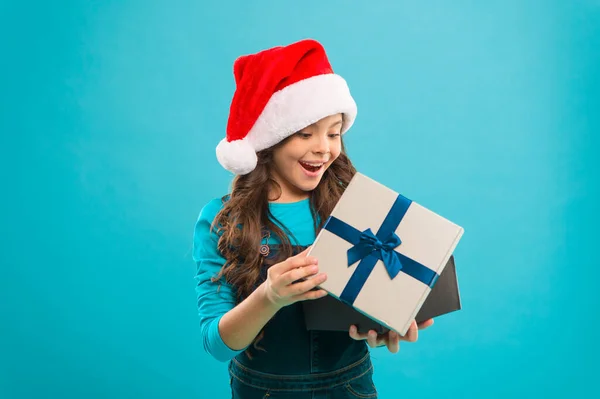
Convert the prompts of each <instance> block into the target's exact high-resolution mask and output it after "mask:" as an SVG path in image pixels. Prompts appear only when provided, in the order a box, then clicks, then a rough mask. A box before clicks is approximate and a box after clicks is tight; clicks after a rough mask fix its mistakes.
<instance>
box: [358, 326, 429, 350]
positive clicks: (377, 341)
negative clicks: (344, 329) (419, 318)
mask: <svg viewBox="0 0 600 399" xmlns="http://www.w3.org/2000/svg"><path fill="white" fill-rule="evenodd" d="M432 324H433V319H429V320H426V321H424V322H422V323H420V324H418V325H417V323H416V322H415V321H414V320H413V322H412V324H411V325H410V327H409V329H408V331H407V332H406V335H404V336H402V335H400V334H398V333H396V332H395V331H388V332H387V333H385V334H377V332H376V331H374V330H371V331H369V332H368V333H365V334H359V333H358V330H357V328H356V326H350V336H351V337H352V338H354V339H356V340H363V339H366V340H367V343H368V344H369V346H370V347H371V348H376V347H378V346H383V345H385V346H387V347H388V350H389V351H390V352H392V353H396V352H398V350H399V349H400V341H408V342H416V341H417V339H418V338H419V330H423V329H425V328H427V327H429V326H431V325H432Z"/></svg>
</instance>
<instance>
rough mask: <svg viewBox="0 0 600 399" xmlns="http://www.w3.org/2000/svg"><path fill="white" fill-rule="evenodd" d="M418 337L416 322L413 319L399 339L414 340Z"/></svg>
mask: <svg viewBox="0 0 600 399" xmlns="http://www.w3.org/2000/svg"><path fill="white" fill-rule="evenodd" d="M418 338H419V329H418V328H417V322H416V321H414V320H413V321H412V323H411V324H410V327H409V328H408V331H407V332H406V334H405V335H404V336H402V337H401V339H402V340H403V341H409V342H416V341H417V339H418Z"/></svg>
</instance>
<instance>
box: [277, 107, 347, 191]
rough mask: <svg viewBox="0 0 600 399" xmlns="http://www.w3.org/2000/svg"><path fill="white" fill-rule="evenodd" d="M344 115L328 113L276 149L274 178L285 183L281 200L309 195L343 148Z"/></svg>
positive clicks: (282, 183) (280, 182)
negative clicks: (329, 114)
mask: <svg viewBox="0 0 600 399" xmlns="http://www.w3.org/2000/svg"><path fill="white" fill-rule="evenodd" d="M341 129H342V114H336V115H331V116H327V117H325V118H323V119H321V120H320V121H318V122H315V123H314V124H312V125H310V126H307V127H306V128H304V129H302V130H300V131H299V132H297V133H296V134H294V135H293V136H291V137H290V138H289V139H288V140H287V141H286V142H285V143H284V144H283V145H281V146H280V147H279V148H277V149H275V150H274V152H273V167H272V168H271V173H272V177H273V179H274V180H275V181H276V182H277V183H279V185H280V186H281V195H280V197H279V199H278V200H277V201H278V202H293V201H299V200H301V199H304V198H307V197H308V193H309V192H310V191H312V190H314V189H315V188H316V187H317V185H318V184H319V182H320V181H321V178H322V177H323V173H324V172H325V171H326V170H327V168H329V166H330V165H331V164H332V163H333V161H334V160H335V159H336V158H337V157H338V156H339V155H340V152H341V149H342V141H341V135H340V132H341Z"/></svg>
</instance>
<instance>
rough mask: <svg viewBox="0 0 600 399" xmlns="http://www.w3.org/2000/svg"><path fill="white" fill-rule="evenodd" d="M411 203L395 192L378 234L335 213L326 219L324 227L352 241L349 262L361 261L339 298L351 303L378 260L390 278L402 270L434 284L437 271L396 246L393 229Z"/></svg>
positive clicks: (423, 281)
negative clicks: (402, 252)
mask: <svg viewBox="0 0 600 399" xmlns="http://www.w3.org/2000/svg"><path fill="white" fill-rule="evenodd" d="M411 203H412V201H411V200H409V199H407V198H405V197H403V196H402V195H398V197H397V198H396V201H395V202H394V205H392V208H391V209H390V211H389V212H388V214H387V216H386V218H385V220H384V221H383V223H382V224H381V227H380V228H379V231H377V234H373V232H372V231H371V229H366V230H365V231H362V232H361V231H359V230H358V229H355V228H354V227H352V226H350V225H349V224H347V223H346V222H344V221H342V220H340V219H338V218H336V217H334V216H330V217H329V219H327V222H326V223H325V226H324V227H323V228H324V229H326V230H328V231H330V232H331V233H333V234H335V235H337V236H338V237H340V238H342V239H344V240H346V241H348V242H349V243H351V244H353V245H354V246H353V247H352V248H350V249H349V250H348V253H347V257H348V266H351V265H353V264H355V263H356V262H358V261H360V263H359V264H358V266H357V267H356V270H355V271H354V273H353V274H352V276H351V277H350V280H348V283H347V284H346V287H344V290H343V291H342V293H341V295H340V299H341V300H342V301H344V302H346V303H348V304H350V305H352V304H354V301H355V300H356V297H357V296H358V294H359V293H360V290H361V289H362V287H363V286H364V284H365V282H366V281H367V279H368V278H369V275H370V274H371V272H372V271H373V268H374V267H375V265H376V264H377V261H379V260H381V261H382V262H383V264H384V265H385V268H386V270H387V273H388V275H389V276H390V278H392V279H393V278H395V277H396V276H397V275H398V273H400V271H402V272H403V273H406V274H407V275H409V276H411V277H413V278H414V279H416V280H418V281H420V282H422V283H423V284H426V285H428V286H429V287H431V288H433V286H434V285H435V283H436V281H437V279H438V277H439V275H438V274H437V273H436V272H435V271H433V270H431V269H429V268H428V267H426V266H425V265H422V264H421V263H419V262H417V261H415V260H413V259H410V258H408V257H407V256H405V255H403V254H401V253H399V252H397V251H396V250H395V248H397V247H398V246H399V245H400V244H401V243H402V241H401V240H400V237H398V235H397V234H396V233H395V231H396V229H397V228H398V226H399V225H400V222H402V219H403V218H404V215H405V214H406V211H407V210H408V207H409V206H410V204H411Z"/></svg>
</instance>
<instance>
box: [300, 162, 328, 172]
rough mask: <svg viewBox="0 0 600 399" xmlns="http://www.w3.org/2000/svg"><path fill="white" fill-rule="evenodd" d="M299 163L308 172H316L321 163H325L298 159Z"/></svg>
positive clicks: (321, 165)
mask: <svg viewBox="0 0 600 399" xmlns="http://www.w3.org/2000/svg"><path fill="white" fill-rule="evenodd" d="M300 165H301V166H302V167H303V168H304V169H306V170H307V171H309V172H310V173H315V172H318V171H319V170H320V169H321V168H322V167H323V165H325V163H324V162H303V161H300Z"/></svg>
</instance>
